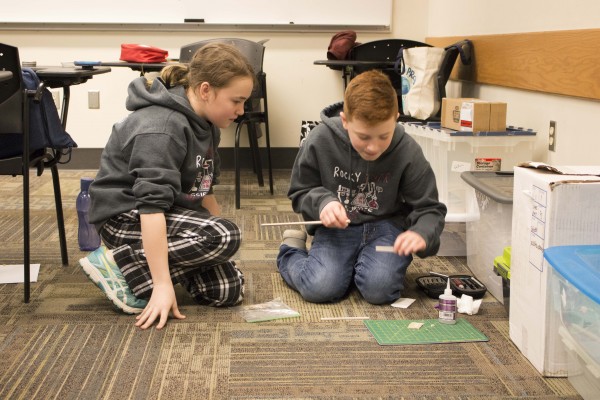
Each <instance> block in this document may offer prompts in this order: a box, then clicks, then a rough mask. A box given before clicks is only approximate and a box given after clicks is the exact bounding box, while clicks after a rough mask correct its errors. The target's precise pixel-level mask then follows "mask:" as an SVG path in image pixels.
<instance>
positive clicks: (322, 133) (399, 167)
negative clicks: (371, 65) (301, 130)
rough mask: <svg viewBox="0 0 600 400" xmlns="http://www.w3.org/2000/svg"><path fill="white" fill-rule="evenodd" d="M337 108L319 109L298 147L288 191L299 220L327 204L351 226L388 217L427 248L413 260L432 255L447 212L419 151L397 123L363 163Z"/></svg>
mask: <svg viewBox="0 0 600 400" xmlns="http://www.w3.org/2000/svg"><path fill="white" fill-rule="evenodd" d="M342 110H343V103H337V104H333V105H331V106H329V107H327V108H325V109H324V110H323V111H322V112H321V120H322V122H323V123H321V124H319V125H317V126H316V127H315V128H314V129H313V130H311V132H310V134H309V135H308V137H307V138H306V140H305V141H304V143H303V144H302V146H301V147H300V151H299V153H298V155H297V157H296V161H295V162H294V167H293V170H292V177H291V182H290V189H289V191H288V197H289V198H290V199H291V200H292V207H293V209H294V211H296V212H298V213H302V216H303V217H304V219H305V220H319V219H320V218H319V216H320V213H321V210H322V209H323V207H324V206H325V205H326V204H327V203H329V202H331V201H339V202H340V203H342V204H343V205H344V207H345V208H346V212H347V214H348V217H349V218H350V221H351V224H352V225H356V224H362V223H365V222H370V221H377V220H382V219H389V220H391V221H392V222H393V223H394V224H396V225H397V226H398V227H401V228H402V229H404V230H411V231H414V232H417V233H418V234H420V235H421V236H422V237H423V238H424V239H425V242H426V243H427V248H426V249H425V250H424V251H422V252H420V253H417V255H418V256H419V257H426V256H430V255H434V254H435V253H436V252H437V251H438V249H439V246H440V235H441V233H442V230H443V229H444V218H445V216H446V211H447V210H446V206H445V205H444V204H443V203H440V202H439V200H438V191H437V186H436V183H435V175H434V173H433V170H432V169H431V166H430V165H429V162H428V161H427V160H426V159H425V156H424V155H423V151H422V150H421V147H420V146H419V144H418V143H417V142H415V140H414V139H413V138H411V137H410V136H409V135H407V134H406V133H405V132H404V128H403V127H402V126H400V125H397V126H396V130H395V131H394V137H393V139H392V142H391V144H390V146H389V148H388V149H387V150H386V151H385V152H384V153H383V154H382V155H381V156H380V157H379V158H378V159H377V160H375V161H365V160H363V159H362V158H361V157H360V155H359V154H358V153H357V152H356V151H355V150H354V148H353V147H352V145H351V143H350V138H349V136H348V132H347V131H346V130H345V129H344V127H343V126H342V122H341V118H340V117H339V113H340V112H341V111H342ZM307 229H308V232H309V233H311V234H314V231H315V230H316V228H315V227H314V226H311V225H309V226H307Z"/></svg>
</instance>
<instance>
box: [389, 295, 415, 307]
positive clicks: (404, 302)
mask: <svg viewBox="0 0 600 400" xmlns="http://www.w3.org/2000/svg"><path fill="white" fill-rule="evenodd" d="M414 301H415V299H409V298H405V297H400V298H399V299H398V300H396V301H395V302H393V303H392V304H391V305H392V307H396V308H408V307H409V306H410V305H411V304H412V303H413V302H414Z"/></svg>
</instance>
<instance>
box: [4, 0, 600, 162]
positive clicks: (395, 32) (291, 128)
mask: <svg viewBox="0 0 600 400" xmlns="http://www.w3.org/2000/svg"><path fill="white" fill-rule="evenodd" d="M393 6H394V7H393V18H392V32H388V33H364V32H358V39H359V41H363V42H366V41H369V40H376V39H383V38H386V37H404V38H410V39H415V40H424V39H425V37H428V36H452V35H464V36H468V35H475V34H493V33H513V32H529V31H544V30H563V29H584V28H599V27H600V18H598V15H600V3H597V2H596V1H595V0H581V1H580V2H579V5H578V7H576V8H568V7H565V4H564V3H559V2H558V1H557V0H552V1H544V0H530V1H528V2H523V1H517V0H503V1H499V0H489V1H486V2H480V1H477V0H455V1H453V2H446V1H443V0H429V2H425V1H423V2H409V1H408V0H394V3H393ZM332 34H333V33H332V32H314V33H301V34H298V33H292V32H259V33H256V32H253V33H248V34H243V33H240V32H233V33H232V34H231V35H227V34H224V33H223V32H213V33H212V34H211V33H210V32H199V33H197V34H194V33H188V32H155V33H148V32H143V33H135V32H94V31H77V32H52V31H37V32H36V31H32V32H22V31H0V38H1V39H0V40H2V41H3V42H6V43H10V44H13V45H16V46H19V48H20V50H21V55H22V57H21V58H22V60H25V61H29V60H37V61H38V64H40V65H41V64H56V63H59V62H62V61H73V60H75V59H80V60H81V59H87V60H116V59H118V57H119V49H120V44H121V43H145V44H152V45H155V46H159V47H162V48H165V49H167V50H169V52H170V54H171V55H172V56H177V55H178V54H179V47H180V46H181V45H182V44H186V43H191V42H194V41H197V40H202V39H206V38H211V37H219V36H221V37H223V36H240V37H245V38H248V39H251V40H260V39H264V38H270V41H269V42H267V44H266V46H267V51H266V53H265V71H266V72H267V74H268V82H269V83H268V84H269V100H270V117H271V128H272V140H271V142H272V146H274V147H295V146H297V144H298V133H299V130H300V121H301V120H302V119H315V118H318V116H319V111H320V110H321V109H322V108H323V107H324V106H325V105H327V104H330V103H332V102H335V101H338V100H340V99H341V96H342V80H341V78H340V74H339V72H338V71H333V70H330V69H328V68H326V67H323V66H316V65H313V61H314V60H317V59H323V58H325V52H326V49H327V45H328V44H329V40H330V38H331V36H332ZM136 76H137V73H136V72H134V71H131V70H128V69H125V68H113V71H112V72H111V73H109V74H106V75H100V76H97V77H95V78H94V79H92V80H90V81H89V82H88V83H86V84H84V85H80V86H75V87H73V89H72V101H71V108H70V110H69V123H68V130H69V132H70V133H71V134H72V135H73V136H74V137H75V139H76V140H77V142H78V144H79V145H80V147H84V148H101V147H103V146H104V143H106V140H107V139H108V136H109V134H110V129H111V126H112V124H113V123H114V122H116V121H118V120H120V119H121V118H123V117H124V116H126V115H127V111H126V110H125V109H124V102H125V97H126V88H127V84H128V83H129V81H130V80H131V79H133V78H135V77H136ZM575 78H576V77H575ZM88 90H99V91H100V94H101V96H100V97H101V99H100V104H101V108H100V109H99V110H89V109H87V92H88ZM448 95H449V96H453V97H459V96H461V95H465V96H471V95H473V96H477V97H481V98H484V99H488V100H499V101H506V102H507V103H508V117H507V118H508V123H509V124H511V125H517V126H523V127H527V128H532V129H535V130H537V131H538V132H539V134H538V138H537V143H536V149H535V159H536V160H538V161H547V162H550V163H554V164H557V165H558V164H562V165H567V164H572V165H575V164H579V165H582V164H598V156H597V151H596V149H597V148H598V147H599V146H600V135H596V134H595V131H596V127H598V126H600V121H599V119H600V113H599V112H598V111H599V104H598V102H597V101H590V100H582V99H577V98H570V97H565V96H558V95H545V94H540V93H535V92H528V91H523V90H514V89H506V88H500V87H494V86H489V85H488V86H486V85H471V84H469V85H467V84H462V83H456V82H451V83H449V85H448ZM550 120H554V121H557V145H556V152H548V150H547V131H548V124H549V121H550ZM223 146H225V147H232V146H233V130H231V129H228V130H227V131H225V132H224V134H223Z"/></svg>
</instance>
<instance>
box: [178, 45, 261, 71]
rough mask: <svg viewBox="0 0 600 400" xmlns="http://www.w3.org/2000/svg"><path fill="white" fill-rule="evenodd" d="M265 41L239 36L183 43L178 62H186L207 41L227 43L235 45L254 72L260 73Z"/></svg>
mask: <svg viewBox="0 0 600 400" xmlns="http://www.w3.org/2000/svg"><path fill="white" fill-rule="evenodd" d="M264 42H265V41H261V42H253V41H252V40H247V39H239V38H217V39H207V40H201V41H199V42H195V43H191V44H188V45H185V46H183V47H182V48H181V51H180V53H179V62H182V63H188V62H190V61H191V60H192V57H193V56H194V53H196V51H197V50H198V49H199V48H201V47H202V46H204V45H206V44H209V43H228V44H231V45H232V46H235V47H236V48H237V49H238V50H239V51H240V52H241V53H242V54H243V55H244V57H246V59H248V61H249V62H250V64H251V65H252V68H253V69H254V73H255V74H257V75H258V74H260V73H261V72H262V70H263V58H264V55H265V46H264V45H263V43H264Z"/></svg>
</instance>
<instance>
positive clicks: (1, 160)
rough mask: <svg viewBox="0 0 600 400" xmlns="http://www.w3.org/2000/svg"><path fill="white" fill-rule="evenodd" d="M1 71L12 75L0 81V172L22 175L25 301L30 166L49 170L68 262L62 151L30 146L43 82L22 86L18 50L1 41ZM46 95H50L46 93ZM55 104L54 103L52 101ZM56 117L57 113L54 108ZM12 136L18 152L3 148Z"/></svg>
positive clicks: (64, 257) (27, 291)
mask: <svg viewBox="0 0 600 400" xmlns="http://www.w3.org/2000/svg"><path fill="white" fill-rule="evenodd" d="M0 71H9V72H10V73H11V75H12V76H11V77H10V78H9V79H7V80H3V81H2V82H0V149H2V153H3V154H2V155H1V156H0V175H11V176H17V175H21V176H22V177H23V264H24V301H25V303H28V302H29V297H30V262H31V258H30V213H29V169H30V168H36V169H37V175H38V176H40V175H41V174H42V172H43V171H44V169H45V168H50V169H51V171H52V181H53V184H54V201H55V206H56V219H57V224H58V235H59V241H60V252H61V259H62V264H63V265H68V264H69V260H68V256H67V240H66V236H65V224H64V217H63V211H62V200H61V193H60V182H59V177H58V167H57V164H58V163H59V160H60V158H61V155H62V153H61V152H60V151H57V150H55V149H49V148H45V147H42V148H31V146H30V143H36V142H39V141H38V140H35V139H34V138H33V137H34V136H35V135H40V134H42V133H40V132H34V131H32V130H30V109H31V106H32V103H33V102H35V104H39V103H40V102H41V101H42V96H43V95H44V90H45V88H44V85H43V84H40V85H39V86H38V87H37V89H35V90H33V89H27V88H26V87H25V84H24V81H23V76H22V71H21V67H20V60H19V51H18V49H17V48H16V47H13V46H10V45H7V44H3V43H0ZM47 95H49V96H51V94H50V93H49V92H47ZM52 104H54V103H52ZM54 112H56V117H57V118H58V113H57V111H56V108H54ZM15 137H17V138H19V137H20V138H22V145H21V146H19V151H18V152H17V153H18V154H14V153H13V154H10V153H7V152H6V151H5V149H6V147H7V145H8V143H9V142H10V144H11V145H14V143H15V140H14V139H15Z"/></svg>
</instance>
